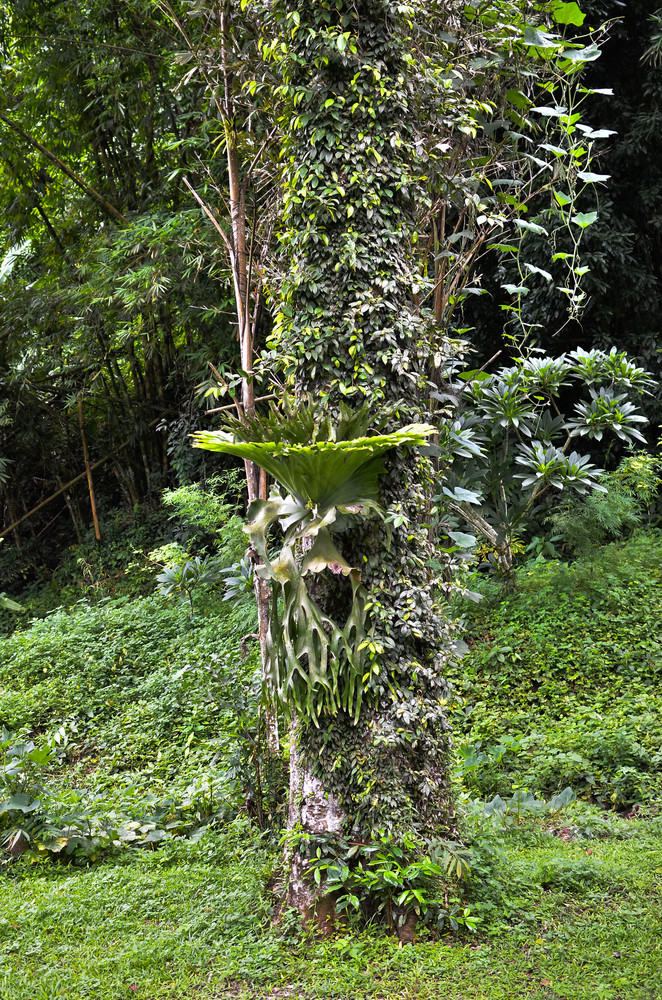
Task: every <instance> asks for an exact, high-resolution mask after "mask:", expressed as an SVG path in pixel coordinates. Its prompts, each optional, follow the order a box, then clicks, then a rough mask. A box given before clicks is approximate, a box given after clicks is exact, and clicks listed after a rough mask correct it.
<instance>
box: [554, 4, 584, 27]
mask: <svg viewBox="0 0 662 1000" xmlns="http://www.w3.org/2000/svg"><path fill="white" fill-rule="evenodd" d="M551 14H552V20H553V21H556V23H557V24H576V25H577V26H580V25H582V24H583V23H584V21H585V19H586V14H584V13H582V11H581V10H580V9H579V5H578V4H576V3H562V2H561V0H559V2H557V3H553V4H552V10H551Z"/></svg>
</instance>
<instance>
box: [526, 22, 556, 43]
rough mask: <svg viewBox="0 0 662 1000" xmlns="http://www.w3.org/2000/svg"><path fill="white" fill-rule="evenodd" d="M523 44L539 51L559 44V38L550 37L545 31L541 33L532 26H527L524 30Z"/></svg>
mask: <svg viewBox="0 0 662 1000" xmlns="http://www.w3.org/2000/svg"><path fill="white" fill-rule="evenodd" d="M524 44H525V45H533V46H535V47H536V48H539V49H548V48H554V47H555V46H558V45H559V44H560V41H559V36H558V35H552V34H550V33H549V32H547V31H541V29H540V28H536V27H535V26H534V25H532V24H527V25H526V27H525V29H524Z"/></svg>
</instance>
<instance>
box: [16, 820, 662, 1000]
mask: <svg viewBox="0 0 662 1000" xmlns="http://www.w3.org/2000/svg"><path fill="white" fill-rule="evenodd" d="M628 832H629V833H630V834H631V836H629V837H628V838H627V839H609V840H602V841H596V840H577V841H573V842H570V843H565V842H563V841H562V840H560V839H558V838H554V837H551V836H549V835H545V834H540V835H538V836H536V837H533V841H534V842H531V841H532V833H531V830H529V831H528V832H525V833H523V834H520V833H518V832H517V831H515V832H512V833H509V834H508V837H507V843H506V845H505V847H504V848H502V850H503V851H504V857H503V871H504V872H505V873H507V874H508V875H509V876H510V877H511V878H512V879H513V881H514V883H515V884H514V886H513V887H512V888H511V889H510V890H509V891H508V887H506V890H507V892H506V896H507V903H506V906H505V910H506V912H504V914H503V919H502V920H497V924H498V926H497V927H493V928H492V929H491V931H492V932H491V933H489V934H485V933H478V934H476V935H472V936H471V937H468V938H467V937H463V938H461V939H456V938H454V937H452V936H448V937H445V938H442V940H441V941H436V942H432V941H425V940H423V941H420V942H418V943H417V944H415V945H414V946H413V947H409V948H401V947H398V945H397V942H396V941H395V940H394V939H392V938H389V937H386V936H382V935H380V934H377V935H376V936H375V935H374V934H370V933H367V932H365V931H363V932H359V931H355V930H353V929H351V932H350V931H349V930H347V931H344V932H341V933H340V935H339V936H338V937H336V938H335V939H333V940H331V941H315V940H313V939H311V938H310V937H306V936H302V935H301V934H300V933H299V932H298V930H297V929H296V928H295V926H294V925H293V924H288V923H287V922H286V923H285V924H284V925H281V926H280V927H277V926H275V925H274V924H273V921H272V919H271V910H270V905H269V898H268V895H267V894H266V893H265V891H264V884H265V881H266V878H267V876H268V873H269V871H270V869H271V866H272V864H273V861H274V858H273V856H272V855H270V853H269V851H268V850H267V849H265V848H264V847H262V846H261V845H260V843H259V841H257V842H256V841H255V840H254V839H253V838H252V837H251V835H250V833H249V832H248V831H247V829H246V827H245V825H244V824H239V828H238V829H231V830H229V831H226V832H225V833H223V834H216V835H214V834H210V835H208V836H206V837H203V838H201V840H200V841H199V842H198V843H197V844H194V845H189V844H178V845H173V846H172V847H171V848H170V849H169V850H166V851H165V852H164V851H145V852H140V853H139V852H135V853H133V854H130V855H127V856H125V857H124V858H122V859H120V860H116V861H107V862H105V863H102V864H99V865H97V866H93V867H91V868H87V869H82V870H76V869H73V868H71V867H70V866H58V867H54V866H53V865H51V864H44V865H43V866H41V865H37V866H35V865H27V864H24V865H20V866H16V867H14V868H13V870H12V872H11V874H10V876H9V877H5V878H4V879H3V880H2V885H1V889H0V892H1V896H0V984H1V988H0V996H2V998H3V1000H55V998H59V997H66V998H67V1000H83V998H85V1000H119V998H122V997H136V998H138V1000H160V998H164V1000H165V998H172V1000H174V998H177V1000H180V998H182V1000H183V998H184V997H192V998H199V1000H211V998H213V997H225V996H232V997H246V998H249V997H255V998H257V997H288V996H289V997H297V996H300V997H347V998H350V997H352V998H353V997H357V998H359V997H366V998H368V997H371V998H372V997H374V998H377V997H389V998H390V997H393V998H403V1000H405V998H407V1000H408V998H412V1000H414V998H421V1000H423V998H428V997H429V998H437V997H444V998H448V1000H474V998H475V1000H501V998H503V1000H511V998H515V997H530V998H540V1000H543V998H550V1000H553V998H555V997H563V998H577V1000H594V998H610V1000H657V998H659V997H662V829H661V828H660V826H659V825H658V824H655V823H652V824H651V823H647V822H645V821H636V820H635V821H632V822H631V823H630V824H629V831H628ZM535 841H537V842H535ZM589 852H590V853H589ZM578 873H579V877H578ZM518 910H519V915H518V913H517V911H518Z"/></svg>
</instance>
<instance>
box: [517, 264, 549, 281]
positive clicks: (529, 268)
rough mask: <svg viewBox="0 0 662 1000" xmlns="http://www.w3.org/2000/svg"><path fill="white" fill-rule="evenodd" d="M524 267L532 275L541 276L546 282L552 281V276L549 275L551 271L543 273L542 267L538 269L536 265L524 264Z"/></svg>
mask: <svg viewBox="0 0 662 1000" xmlns="http://www.w3.org/2000/svg"><path fill="white" fill-rule="evenodd" d="M524 267H525V268H526V269H527V271H529V272H530V273H531V274H540V275H542V277H543V278H545V280H546V281H551V280H552V276H551V274H550V273H549V271H543V269H542V267H536V265H535V264H526V263H525V264H524Z"/></svg>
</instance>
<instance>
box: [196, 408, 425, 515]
mask: <svg viewBox="0 0 662 1000" xmlns="http://www.w3.org/2000/svg"><path fill="white" fill-rule="evenodd" d="M435 432H436V428H434V427H432V426H431V425H430V424H410V425H409V426H408V427H404V428H403V429H402V430H400V431H395V432H394V433H393V434H380V435H375V436H374V437H363V438H355V439H354V440H350V441H317V442H315V443H313V444H307V445H302V444H288V443H287V442H283V441H278V442H272V441H238V440H237V439H236V436H234V435H232V434H229V433H228V432H226V431H199V432H198V433H197V434H194V435H193V437H194V446H195V447H196V448H205V449H207V450H209V451H220V452H224V453H226V454H229V455H237V456H238V457H239V458H244V459H248V460H249V461H251V462H255V463H256V465H259V466H260V468H262V469H264V470H265V471H266V472H268V473H269V475H270V476H273V478H274V479H276V480H277V481H278V482H279V483H281V484H282V485H283V486H284V487H285V488H286V489H287V490H288V491H289V492H290V493H291V494H292V496H293V497H295V498H296V499H297V500H299V501H300V502H301V504H302V506H306V505H308V504H310V505H312V506H314V507H317V508H318V509H320V510H322V511H324V510H327V509H328V508H329V507H341V508H342V507H365V508H371V507H372V508H378V507H379V504H378V480H377V477H378V475H379V473H380V472H381V471H383V465H382V461H381V457H382V455H383V454H384V453H385V452H387V451H389V450H390V449H391V448H397V447H398V446H399V445H406V444H411V445H422V444H425V442H426V440H427V438H428V437H429V436H430V435H431V434H434V433H435Z"/></svg>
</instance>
